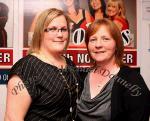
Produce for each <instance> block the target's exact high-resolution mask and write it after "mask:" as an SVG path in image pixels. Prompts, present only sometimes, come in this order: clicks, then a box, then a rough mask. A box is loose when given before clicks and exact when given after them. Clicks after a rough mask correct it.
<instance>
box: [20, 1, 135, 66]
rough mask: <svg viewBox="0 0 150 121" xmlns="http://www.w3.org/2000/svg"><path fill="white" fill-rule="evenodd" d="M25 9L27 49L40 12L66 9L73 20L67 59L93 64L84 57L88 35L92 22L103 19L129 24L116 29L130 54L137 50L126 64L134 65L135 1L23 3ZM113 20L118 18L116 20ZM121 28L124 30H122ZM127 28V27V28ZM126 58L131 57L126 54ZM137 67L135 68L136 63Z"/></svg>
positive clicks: (119, 25) (25, 43) (25, 46)
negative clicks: (112, 8)
mask: <svg viewBox="0 0 150 121" xmlns="http://www.w3.org/2000/svg"><path fill="white" fill-rule="evenodd" d="M120 3H122V4H120ZM23 6H24V27H23V32H24V34H23V35H24V42H23V43H24V46H23V47H24V48H28V47H29V46H30V43H31V40H32V36H33V31H34V25H35V22H36V19H37V17H38V15H39V14H40V12H41V11H43V10H45V9H47V8H58V9H61V10H63V11H64V12H65V13H66V14H67V15H68V17H69V18H70V42H69V46H68V51H67V52H68V57H71V58H72V60H73V61H75V64H77V65H78V64H79V63H78V62H81V61H82V63H83V64H85V63H86V62H88V64H89V63H90V61H89V57H87V56H85V55H86V54H87V50H86V46H85V43H84V41H85V32H86V29H87V27H88V26H89V25H90V23H92V22H93V21H94V20H95V19H101V18H108V19H111V20H112V21H114V22H115V23H116V24H117V23H119V22H120V21H121V22H122V21H123V23H124V24H126V25H121V22H120V23H119V24H118V25H117V26H118V27H120V32H121V33H122V37H123V41H124V46H125V49H128V50H127V51H128V53H129V51H132V50H133V49H134V52H131V56H132V61H130V62H127V64H129V65H132V64H133V63H136V60H135V59H136V55H137V53H136V50H135V49H136V43H137V42H136V40H137V38H136V0H132V1H128V0H67V1H66V0H55V1H51V0H39V1H37V0H24V5H23ZM112 6H113V7H115V9H116V13H118V15H117V14H115V15H113V12H115V10H111V7H112ZM121 10H122V13H123V15H122V16H120V14H121V13H120V14H119V12H120V11H121ZM113 18H116V19H115V20H114V19H113ZM124 21H125V22H126V23H125V22H124ZM122 26H123V28H121V27H122ZM124 26H126V28H125V27H124ZM72 50H73V51H72ZM82 50H84V52H83V53H82V54H81V52H82ZM125 51H126V50H125ZM72 52H74V53H77V54H74V53H72ZM78 53H80V54H78ZM132 53H134V55H132ZM24 55H25V54H24ZM125 56H126V57H127V56H128V54H125ZM131 56H130V57H131ZM126 57H124V58H126ZM85 58H87V59H85ZM80 59H81V60H80ZM124 60H127V59H124ZM128 60H129V59H128ZM130 60H131V59H130ZM88 64H87V65H88ZM85 65H86V64H85ZM134 66H136V65H135V64H134Z"/></svg>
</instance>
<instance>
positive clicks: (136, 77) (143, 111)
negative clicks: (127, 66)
mask: <svg viewBox="0 0 150 121" xmlns="http://www.w3.org/2000/svg"><path fill="white" fill-rule="evenodd" d="M130 75H132V76H130V81H129V82H131V84H132V86H131V87H130V88H128V91H127V92H126V93H125V94H124V100H125V108H126V112H127V116H128V120H127V121H148V120H149V116H150V91H149V89H148V87H147V86H146V84H145V82H144V80H143V78H142V76H141V75H140V74H139V73H137V72H136V73H135V72H134V73H131V74H130Z"/></svg>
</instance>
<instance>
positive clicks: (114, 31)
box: [85, 18, 125, 66]
mask: <svg viewBox="0 0 150 121" xmlns="http://www.w3.org/2000/svg"><path fill="white" fill-rule="evenodd" d="M103 25H104V26H106V27H107V28H108V31H109V33H110V35H111V36H112V38H113V39H114V40H115V42H116V51H115V57H116V63H117V64H118V65H119V66H122V65H125V64H124V63H123V61H122V58H123V52H124V46H123V41H122V36H121V33H120V30H119V28H118V27H117V25H116V24H115V23H114V22H112V21H111V20H109V19H107V18H104V19H99V20H95V21H94V22H93V23H92V24H90V25H89V27H88V29H87V31H86V39H85V43H86V46H87V50H88V44H89V38H90V37H91V36H92V35H94V34H95V33H96V32H97V31H98V30H99V28H100V27H101V26H103ZM88 52H89V50H88ZM89 54H90V53H89ZM90 57H91V56H90Z"/></svg>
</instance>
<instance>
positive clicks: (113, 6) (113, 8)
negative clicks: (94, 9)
mask: <svg viewBox="0 0 150 121" xmlns="http://www.w3.org/2000/svg"><path fill="white" fill-rule="evenodd" d="M106 13H107V15H108V16H109V17H115V16H117V15H119V7H118V4H117V3H115V2H111V3H108V5H107V12H106Z"/></svg>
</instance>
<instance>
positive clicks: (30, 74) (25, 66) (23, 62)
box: [8, 58, 37, 100]
mask: <svg viewBox="0 0 150 121" xmlns="http://www.w3.org/2000/svg"><path fill="white" fill-rule="evenodd" d="M13 75H17V76H18V77H19V78H20V79H21V80H22V81H23V83H24V85H25V87H26V88H27V90H28V93H29V94H30V96H31V98H32V100H33V99H35V98H36V97H37V90H36V83H35V82H36V76H35V71H34V67H33V60H32V58H22V59H20V60H19V61H18V62H17V63H16V64H15V65H14V66H13V67H12V68H11V70H10V74H9V79H10V78H11V77H12V76H13ZM8 81H9V80H8Z"/></svg>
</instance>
